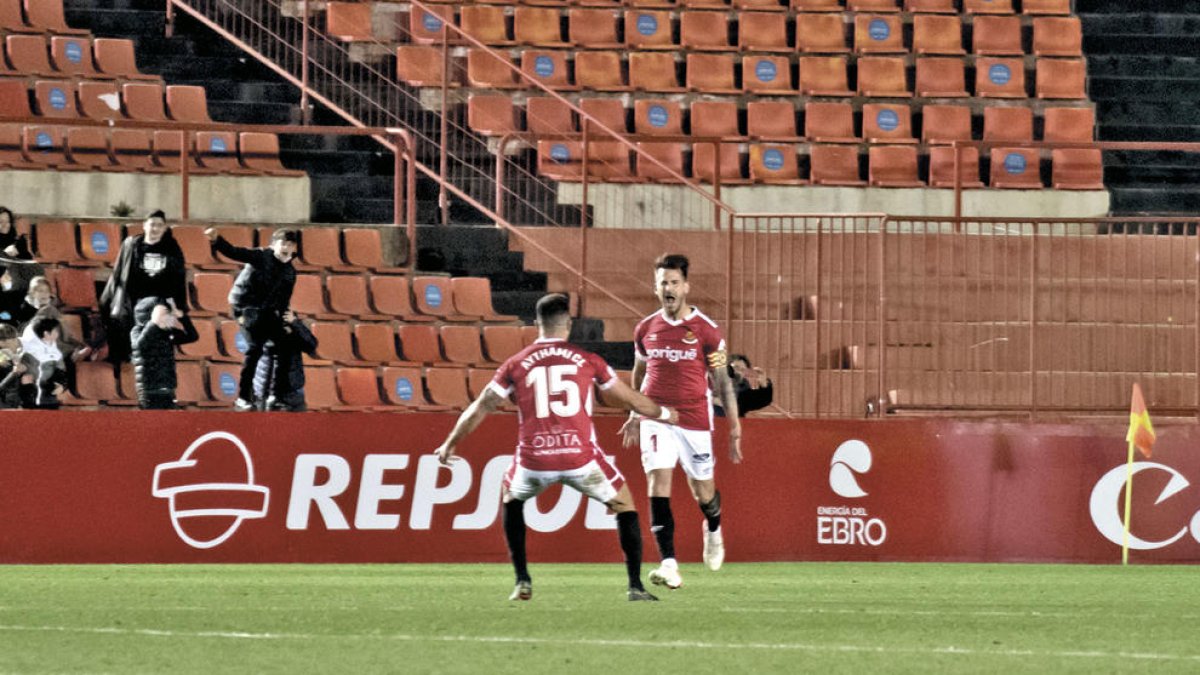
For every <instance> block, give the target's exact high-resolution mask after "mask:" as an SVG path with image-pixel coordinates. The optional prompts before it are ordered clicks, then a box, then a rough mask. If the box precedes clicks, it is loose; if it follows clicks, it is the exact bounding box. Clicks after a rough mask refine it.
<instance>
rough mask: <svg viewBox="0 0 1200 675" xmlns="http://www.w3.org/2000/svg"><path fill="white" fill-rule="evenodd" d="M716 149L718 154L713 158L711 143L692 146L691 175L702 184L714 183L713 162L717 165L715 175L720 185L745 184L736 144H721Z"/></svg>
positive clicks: (745, 180)
mask: <svg viewBox="0 0 1200 675" xmlns="http://www.w3.org/2000/svg"><path fill="white" fill-rule="evenodd" d="M718 147H719V148H720V153H719V155H716V156H714V154H713V146H712V144H711V143H693V144H692V175H693V176H694V177H695V178H696V180H698V181H700V182H703V183H712V182H714V179H713V174H714V171H713V169H714V167H713V163H714V161H715V162H717V163H718V164H717V166H716V174H717V175H718V176H720V179H721V183H722V184H726V185H728V184H738V183H746V182H747V179H746V176H745V174H744V173H742V159H741V153H740V151H739V150H738V145H737V143H721V144H720V145H719V146H718Z"/></svg>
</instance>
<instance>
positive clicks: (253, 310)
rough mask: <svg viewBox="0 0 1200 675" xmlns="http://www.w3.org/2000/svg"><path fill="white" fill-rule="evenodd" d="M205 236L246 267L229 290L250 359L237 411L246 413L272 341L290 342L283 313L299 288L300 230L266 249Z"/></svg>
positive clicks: (275, 238) (285, 232) (278, 234)
mask: <svg viewBox="0 0 1200 675" xmlns="http://www.w3.org/2000/svg"><path fill="white" fill-rule="evenodd" d="M204 234H205V236H207V237H208V239H209V241H211V242H212V250H213V252H214V253H220V254H221V255H224V256H225V257H227V258H229V259H231V260H236V261H238V262H240V263H245V267H243V268H242V271H241V272H239V273H238V276H237V279H236V280H235V281H234V282H233V289H232V290H230V291H229V304H230V306H231V307H232V308H233V316H234V318H235V319H237V322H238V324H239V325H241V327H242V335H243V336H244V337H245V338H246V360H245V361H244V362H243V363H242V372H241V377H240V378H239V380H238V398H237V400H236V401H235V402H234V404H233V407H234V409H236V410H241V411H245V410H254V373H255V372H256V371H257V370H258V361H259V359H261V358H262V355H263V349H264V348H265V347H266V344H267V343H268V342H271V341H274V342H276V343H277V344H278V343H280V342H281V341H282V340H283V338H284V333H283V326H284V321H283V315H284V313H285V312H287V310H288V305H290V304H291V302H292V290H293V289H294V288H295V287H296V268H295V267H293V266H292V258H294V257H295V256H296V249H297V248H298V247H299V245H300V231H299V230H294V229H287V228H284V229H279V230H275V232H274V233H273V234H272V235H271V244H270V245H269V246H268V247H266V248H242V247H240V246H234V245H233V244H231V243H229V242H227V241H225V239H224V238H223V237H221V236H220V235H218V234H217V231H216V229H214V228H211V227H210V228H208V229H207V230H205V231H204ZM283 384H284V383H283V382H276V386H277V387H278V390H277V391H276V392H275V393H276V395H277V397H278V396H279V395H287V393H288V392H287V391H286V390H284V389H283Z"/></svg>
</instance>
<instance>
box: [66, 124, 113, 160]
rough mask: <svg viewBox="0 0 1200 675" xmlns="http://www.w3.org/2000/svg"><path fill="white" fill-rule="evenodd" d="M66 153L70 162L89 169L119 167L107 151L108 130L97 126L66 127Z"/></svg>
mask: <svg viewBox="0 0 1200 675" xmlns="http://www.w3.org/2000/svg"><path fill="white" fill-rule="evenodd" d="M67 155H68V156H69V157H70V158H71V162H72V163H74V164H78V165H79V166H80V167H81V168H85V169H88V170H91V171H113V170H118V169H119V168H120V167H118V166H117V165H116V163H115V162H114V161H113V158H112V155H111V154H110V153H109V150H108V132H107V131H105V130H104V129H101V128H99V127H79V128H74V129H67Z"/></svg>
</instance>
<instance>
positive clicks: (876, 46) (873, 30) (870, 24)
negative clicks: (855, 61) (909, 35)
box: [854, 14, 908, 54]
mask: <svg viewBox="0 0 1200 675" xmlns="http://www.w3.org/2000/svg"><path fill="white" fill-rule="evenodd" d="M854 51H856V52H858V53H860V54H904V53H907V52H908V46H907V45H905V44H904V28H903V24H902V23H901V22H900V15H899V14H883V15H879V14H858V15H856V16H855V17H854Z"/></svg>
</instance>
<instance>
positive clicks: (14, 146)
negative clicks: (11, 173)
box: [0, 124, 43, 170]
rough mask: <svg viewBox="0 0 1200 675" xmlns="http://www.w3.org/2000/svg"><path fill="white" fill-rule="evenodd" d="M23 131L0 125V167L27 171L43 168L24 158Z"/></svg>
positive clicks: (11, 126)
mask: <svg viewBox="0 0 1200 675" xmlns="http://www.w3.org/2000/svg"><path fill="white" fill-rule="evenodd" d="M23 131H24V129H22V128H21V127H19V126H15V125H4V124H0V167H13V168H19V169H28V170H36V169H41V168H43V167H42V166H40V165H37V164H32V163H30V162H29V161H28V160H27V159H26V158H25V152H24V141H23V139H22V133H23Z"/></svg>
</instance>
